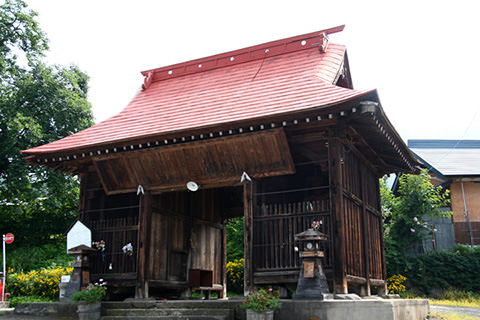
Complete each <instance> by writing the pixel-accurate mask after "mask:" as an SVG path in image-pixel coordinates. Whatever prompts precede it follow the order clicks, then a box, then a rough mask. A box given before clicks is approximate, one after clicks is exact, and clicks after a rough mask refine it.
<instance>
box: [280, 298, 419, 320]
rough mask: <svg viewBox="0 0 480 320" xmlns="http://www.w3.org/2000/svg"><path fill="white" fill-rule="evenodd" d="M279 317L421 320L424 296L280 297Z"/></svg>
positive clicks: (311, 319)
mask: <svg viewBox="0 0 480 320" xmlns="http://www.w3.org/2000/svg"><path fill="white" fill-rule="evenodd" d="M282 304H283V305H282V309H281V311H280V312H277V313H278V315H277V319H278V320H292V319H298V320H351V319H355V320H371V319H375V320H424V319H426V318H427V314H428V311H429V304H428V300H425V299H411V300H410V299H408V300H407V299H362V300H324V301H316V300H310V301H305V300H301V301H292V300H285V301H282Z"/></svg>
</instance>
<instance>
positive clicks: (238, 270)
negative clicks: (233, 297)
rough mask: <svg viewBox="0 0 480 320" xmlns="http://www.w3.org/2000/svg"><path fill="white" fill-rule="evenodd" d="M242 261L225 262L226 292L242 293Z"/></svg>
mask: <svg viewBox="0 0 480 320" xmlns="http://www.w3.org/2000/svg"><path fill="white" fill-rule="evenodd" d="M243 271H244V259H235V260H234V261H229V262H227V288H228V291H231V292H235V293H243Z"/></svg>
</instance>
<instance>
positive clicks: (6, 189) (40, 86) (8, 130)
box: [0, 0, 93, 246]
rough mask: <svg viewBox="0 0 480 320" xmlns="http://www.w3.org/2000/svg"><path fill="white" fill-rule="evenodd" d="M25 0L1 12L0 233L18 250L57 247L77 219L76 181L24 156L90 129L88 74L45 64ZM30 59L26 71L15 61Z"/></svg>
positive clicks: (9, 2) (14, 0) (43, 44)
mask: <svg viewBox="0 0 480 320" xmlns="http://www.w3.org/2000/svg"><path fill="white" fill-rule="evenodd" d="M35 16H36V13H34V12H33V11H29V10H27V9H26V4H25V3H24V2H23V1H21V0H6V1H5V3H4V4H3V5H1V6H0V75H1V80H0V153H1V155H2V156H1V157H0V203H1V206H0V221H1V222H2V223H1V225H0V232H12V233H14V234H15V239H16V241H15V244H16V245H17V246H18V245H19V246H26V245H27V244H28V245H29V246H31V245H34V244H35V245H36V244H38V245H43V244H46V243H49V242H52V241H53V242H55V241H58V239H59V238H58V235H62V234H64V232H65V231H66V229H67V228H68V226H69V225H70V224H71V223H72V221H73V219H74V218H75V216H76V213H77V208H78V192H79V186H78V184H79V183H78V179H77V178H76V177H72V176H65V175H64V174H62V173H60V172H55V171H52V170H49V169H46V168H44V167H39V166H30V165H28V164H27V162H26V161H25V159H24V156H23V155H22V154H21V153H20V151H21V150H25V149H28V148H32V147H35V146H38V145H41V144H45V143H48V142H52V141H55V140H57V139H60V138H63V137H66V136H68V135H71V134H73V133H75V132H77V131H79V130H81V129H84V128H86V127H89V126H90V125H92V119H93V116H92V112H91V106H90V103H89V102H88V101H87V93H88V76H87V75H86V74H85V73H83V72H82V71H80V70H79V69H78V67H76V66H67V67H65V66H49V65H46V64H44V63H43V62H42V61H41V59H40V58H41V57H42V55H43V53H44V50H45V49H46V48H47V39H46V38H45V35H44V33H43V32H42V31H41V30H40V29H39V27H38V24H37V22H36V21H35V20H34V17H35ZM19 55H23V56H24V57H26V59H27V62H28V65H27V66H21V65H20V62H19V59H17V57H18V56H19Z"/></svg>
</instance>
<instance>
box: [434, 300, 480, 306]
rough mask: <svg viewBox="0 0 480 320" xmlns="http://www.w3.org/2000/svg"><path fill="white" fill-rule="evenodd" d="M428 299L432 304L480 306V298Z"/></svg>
mask: <svg viewBox="0 0 480 320" xmlns="http://www.w3.org/2000/svg"><path fill="white" fill-rule="evenodd" d="M428 301H429V302H430V304H439V305H442V306H452V307H472V308H480V299H473V300H466V299H465V300H464V299H462V300H446V299H428Z"/></svg>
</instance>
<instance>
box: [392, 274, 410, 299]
mask: <svg viewBox="0 0 480 320" xmlns="http://www.w3.org/2000/svg"><path fill="white" fill-rule="evenodd" d="M406 280H407V278H406V277H404V276H402V275H401V274H395V275H393V276H391V277H390V278H388V279H387V284H388V293H389V294H402V293H404V292H405V291H406V289H407V288H406V287H405V284H404V283H405V281H406Z"/></svg>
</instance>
